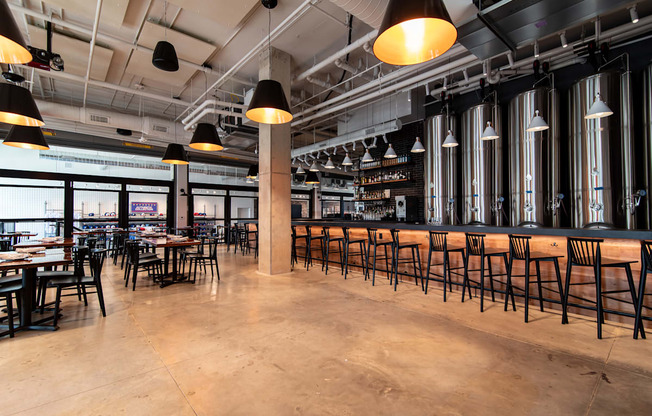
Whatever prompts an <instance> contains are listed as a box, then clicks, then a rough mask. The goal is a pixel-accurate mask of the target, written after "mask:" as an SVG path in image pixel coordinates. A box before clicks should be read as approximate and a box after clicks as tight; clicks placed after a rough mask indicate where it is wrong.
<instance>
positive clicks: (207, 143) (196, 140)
mask: <svg viewBox="0 0 652 416" xmlns="http://www.w3.org/2000/svg"><path fill="white" fill-rule="evenodd" d="M188 146H190V147H191V148H192V149H196V150H206V151H209V152H215V151H218V150H224V146H222V141H221V140H220V136H219V134H218V133H217V129H216V128H215V126H214V125H212V124H209V123H199V124H197V128H196V129H195V132H194V133H193V135H192V140H190V144H189V145H188Z"/></svg>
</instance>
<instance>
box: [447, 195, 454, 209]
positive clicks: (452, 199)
mask: <svg viewBox="0 0 652 416" xmlns="http://www.w3.org/2000/svg"><path fill="white" fill-rule="evenodd" d="M446 211H448V212H453V211H455V198H451V199H449V200H448V207H446Z"/></svg>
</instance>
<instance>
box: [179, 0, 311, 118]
mask: <svg viewBox="0 0 652 416" xmlns="http://www.w3.org/2000/svg"><path fill="white" fill-rule="evenodd" d="M313 1H314V0H304V2H303V3H301V5H300V6H299V7H297V8H296V9H295V10H294V11H293V12H292V13H290V15H289V16H288V17H286V18H285V20H283V21H282V22H281V23H280V24H279V25H278V26H276V27H275V28H274V30H272V31H271V32H270V33H269V36H268V37H266V38H264V39H262V40H261V41H260V42H258V44H256V46H254V47H253V48H252V49H251V50H250V51H249V52H247V53H246V54H245V55H244V56H243V57H242V58H240V60H239V61H238V62H236V64H235V65H233V66H232V67H231V68H229V70H227V71H226V72H225V73H224V74H223V75H222V76H221V77H220V78H219V79H218V80H217V81H215V82H214V83H213V84H212V85H211V86H210V87H209V88H208V89H207V90H206V91H204V92H203V93H201V94H200V95H199V97H197V98H196V99H195V100H194V101H193V102H192V104H191V105H190V106H188V108H186V109H185V110H184V111H182V112H181V114H180V115H179V117H177V120H178V119H180V118H181V117H182V116H183V115H184V114H185V113H187V112H188V111H191V108H192V107H193V106H195V105H197V103H199V102H200V101H201V100H202V99H203V98H204V97H205V96H206V94H208V92H209V91H211V90H212V89H214V88H219V87H220V86H221V85H222V84H223V83H224V82H226V80H228V79H229V78H230V77H232V76H234V75H235V74H236V73H237V72H238V71H239V70H240V69H242V67H244V66H245V65H246V64H247V63H248V62H249V61H250V60H251V59H253V58H254V57H256V56H258V55H259V54H260V52H261V51H262V50H263V49H265V48H267V45H268V43H271V42H273V41H274V40H275V39H276V38H278V37H279V36H280V35H281V34H282V33H283V32H285V31H286V30H287V29H288V28H289V27H290V26H292V25H293V24H294V23H295V22H296V21H297V20H299V19H300V18H301V17H302V16H303V15H304V14H305V13H306V12H307V11H308V10H310V9H311V7H310V4H311V3H312V2H313Z"/></svg>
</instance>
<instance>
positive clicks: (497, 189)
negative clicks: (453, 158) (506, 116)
mask: <svg viewBox="0 0 652 416" xmlns="http://www.w3.org/2000/svg"><path fill="white" fill-rule="evenodd" d="M488 121H490V122H491V123H492V125H493V127H494V129H495V130H496V132H497V133H498V135H499V136H500V137H499V138H498V139H494V140H482V139H481V136H482V133H483V131H484V129H485V127H486V126H487V122H488ZM502 140H504V139H503V137H502V129H501V118H500V107H498V106H496V105H493V104H487V103H485V104H480V105H477V106H475V107H472V108H470V109H468V110H466V111H465V112H464V113H463V114H462V141H461V143H460V145H461V148H462V180H463V186H462V193H463V198H464V199H463V201H464V202H463V203H464V207H463V219H462V222H463V223H464V224H478V225H491V224H493V225H502V215H503V214H502V200H501V198H503V196H502V191H503V168H502V145H501V141H502ZM492 212H493V213H494V217H495V218H494V220H493V221H492Z"/></svg>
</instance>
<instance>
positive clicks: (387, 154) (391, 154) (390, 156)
mask: <svg viewBox="0 0 652 416" xmlns="http://www.w3.org/2000/svg"><path fill="white" fill-rule="evenodd" d="M383 157H384V158H385V159H394V158H395V157H396V152H395V151H394V148H393V147H392V144H391V143H390V144H389V147H388V148H387V151H386V152H385V155H384V156H383Z"/></svg>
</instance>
